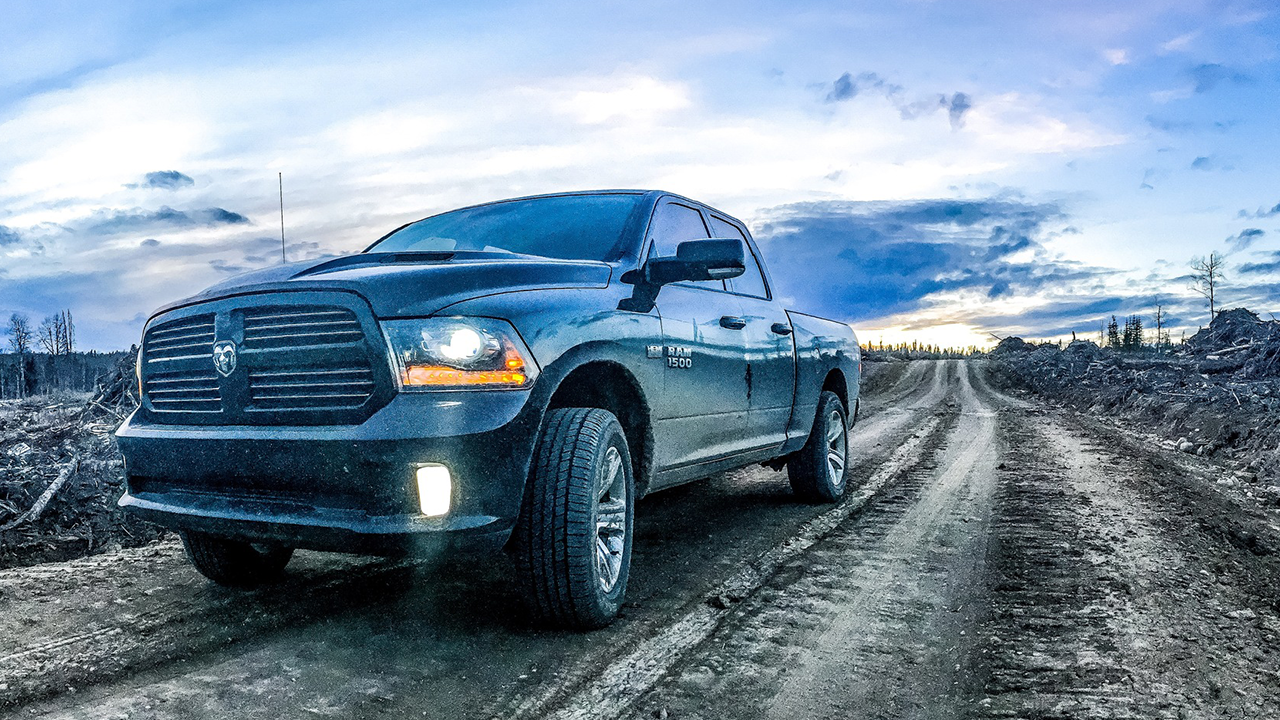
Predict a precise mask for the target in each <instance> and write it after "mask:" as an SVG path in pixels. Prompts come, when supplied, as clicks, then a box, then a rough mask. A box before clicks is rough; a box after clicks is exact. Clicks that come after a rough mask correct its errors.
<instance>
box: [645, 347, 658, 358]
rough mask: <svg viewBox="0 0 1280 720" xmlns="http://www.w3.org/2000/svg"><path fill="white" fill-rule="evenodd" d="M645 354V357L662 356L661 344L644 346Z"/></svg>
mask: <svg viewBox="0 0 1280 720" xmlns="http://www.w3.org/2000/svg"><path fill="white" fill-rule="evenodd" d="M645 355H646V356H647V357H649V358H650V359H652V358H660V357H662V346H661V345H650V346H648V347H646V348H645Z"/></svg>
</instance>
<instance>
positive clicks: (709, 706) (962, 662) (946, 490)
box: [582, 367, 996, 719]
mask: <svg viewBox="0 0 1280 720" xmlns="http://www.w3.org/2000/svg"><path fill="white" fill-rule="evenodd" d="M952 374H954V373H952ZM947 377H948V378H950V377H951V374H949V375H948V376H947ZM955 382H956V384H957V385H958V386H959V387H958V393H959V396H960V402H959V412H958V414H955V413H953V414H951V415H950V416H949V417H948V420H947V421H946V427H945V429H944V430H941V431H939V433H938V434H937V437H936V439H935V441H934V442H932V443H930V447H929V449H928V452H926V453H925V454H924V455H923V456H922V457H921V458H920V459H918V460H917V461H916V463H915V465H914V466H913V467H911V468H910V469H909V470H907V472H906V473H905V475H904V477H903V479H902V480H901V481H899V482H898V483H896V484H895V485H893V486H892V488H890V489H887V490H886V492H884V493H881V495H880V496H879V497H877V498H875V499H874V500H872V501H871V502H870V503H868V505H867V507H865V508H863V509H862V511H861V512H859V513H858V514H857V515H855V516H853V517H851V518H850V519H849V520H847V521H846V522H844V523H843V524H842V525H841V526H840V527H839V528H837V529H835V531H834V532H832V533H830V535H829V536H828V537H827V538H825V539H824V540H823V541H822V542H821V543H819V544H817V545H816V546H815V547H813V548H812V549H811V550H810V551H809V552H808V553H806V554H805V556H804V557H803V558H797V559H796V560H795V561H793V562H792V563H789V564H788V565H787V566H786V567H785V568H784V569H783V570H782V571H781V572H780V573H779V574H778V575H777V576H776V577H775V578H773V579H772V580H771V581H770V582H769V583H768V584H767V585H766V586H765V587H764V588H763V589H762V590H761V591H760V592H759V593H757V594H756V596H754V597H752V598H751V599H750V600H749V601H748V602H746V603H744V604H743V605H742V606H741V608H739V609H738V610H737V611H736V612H735V613H734V614H733V615H732V616H731V617H730V618H729V619H728V620H727V621H726V622H725V623H724V624H723V625H722V626H721V627H720V628H719V629H718V630H717V632H716V633H715V634H714V635H712V636H711V637H709V638H708V639H707V640H706V641H705V642H703V643H702V644H700V645H699V646H698V647H697V648H696V649H695V650H694V651H692V652H690V653H688V654H687V655H686V656H685V657H683V658H681V659H680V662H679V663H678V664H676V665H673V666H672V667H670V668H668V669H667V672H665V673H664V675H663V677H662V679H661V682H660V683H659V684H658V685H657V686H656V687H655V688H654V690H653V691H652V692H650V693H648V694H647V695H645V696H644V697H643V698H642V699H641V700H640V701H639V702H638V703H637V704H636V705H635V706H634V707H632V708H629V709H626V712H625V714H624V716H625V717H630V718H646V717H665V716H667V715H670V716H672V717H680V718H708V719H710V718H739V717H740V718H755V717H781V718H792V717H851V716H857V717H886V718H888V717H903V716H915V715H919V714H920V713H921V711H922V710H924V709H927V712H925V713H924V714H925V715H926V716H929V717H947V716H961V715H963V714H964V712H965V711H966V710H967V705H966V702H967V700H968V682H969V679H968V676H967V673H966V672H965V667H966V666H967V657H968V655H969V653H970V652H971V644H972V640H973V638H972V637H971V636H970V635H968V634H967V633H966V629H971V627H972V625H973V623H974V617H975V615H976V614H977V613H978V612H979V611H980V610H979V608H980V607H981V602H980V599H979V598H974V597H972V596H971V590H972V589H973V588H974V587H980V586H981V576H982V565H983V561H984V558H985V555H986V547H987V545H986V543H987V533H986V526H987V517H988V515H989V510H990V504H991V496H992V492H993V487H992V482H991V472H990V467H988V466H994V464H995V460H994V456H995V447H994V445H995V442H996V438H995V432H994V431H995V418H994V413H993V412H991V410H990V408H988V407H987V406H986V405H985V404H984V403H983V402H982V401H981V400H980V399H979V398H978V397H977V395H976V393H975V391H974V390H973V388H972V386H971V385H970V383H969V371H968V369H967V367H966V368H964V369H961V370H960V372H959V374H958V377H957V378H956V380H955ZM601 716H602V717H611V715H610V714H608V713H607V712H606V713H604V714H602V715H601ZM582 717H586V715H585V714H584V715H582Z"/></svg>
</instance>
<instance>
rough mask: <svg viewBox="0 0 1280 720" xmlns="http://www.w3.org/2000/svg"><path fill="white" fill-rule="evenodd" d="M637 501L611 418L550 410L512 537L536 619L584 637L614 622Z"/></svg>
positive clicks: (621, 438) (589, 411) (627, 457)
mask: <svg viewBox="0 0 1280 720" xmlns="http://www.w3.org/2000/svg"><path fill="white" fill-rule="evenodd" d="M634 498H635V479H634V477H633V475H632V469H631V454H630V453H629V452H628V450H627V440H626V436H625V435H624V434H623V432H622V425H621V424H619V423H618V419H617V418H616V417H614V416H613V413H611V412H609V411H607V410H600V409H596V408H557V409H554V410H551V411H549V412H548V413H547V417H546V420H545V421H544V423H543V428H542V432H541V436H540V437H539V440H538V449H537V451H536V453H535V455H534V460H533V467H532V469H531V471H530V474H529V481H528V482H527V483H526V487H525V496H524V504H523V506H522V508H521V511H520V518H519V520H518V522H517V525H516V528H515V532H514V534H513V536H512V554H513V556H514V560H515V565H516V572H517V575H518V578H519V580H520V583H521V585H522V586H523V589H524V593H525V596H526V598H527V600H528V604H529V607H530V610H531V611H532V613H533V615H534V617H535V619H537V620H539V621H541V622H543V623H546V624H550V625H555V626H559V627H566V628H573V629H579V630H585V629H591V628H599V627H604V626H605V625H608V624H609V623H611V622H613V619H614V618H615V617H616V616H617V614H618V609H619V608H620V607H621V606H622V600H623V598H624V597H625V596H626V592H627V578H628V575H629V571H630V566H631V535H632V524H633V520H634V508H633V504H634Z"/></svg>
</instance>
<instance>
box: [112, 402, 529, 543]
mask: <svg viewBox="0 0 1280 720" xmlns="http://www.w3.org/2000/svg"><path fill="white" fill-rule="evenodd" d="M529 397H530V393H529V391H527V390H520V391H510V390H507V391H472V392H435V393H402V394H399V395H397V396H396V397H395V398H394V399H392V400H391V402H390V403H388V404H387V405H386V406H385V407H383V408H382V409H381V410H379V411H378V412H376V413H375V414H374V415H373V416H372V417H370V418H369V419H368V420H366V421H365V422H363V423H361V424H359V425H339V426H291V427H271V426H208V425H200V426H197V425H163V424H155V423H147V422H145V421H143V420H142V419H141V418H140V417H139V416H138V415H134V416H133V417H131V418H130V419H129V420H128V421H126V422H125V423H124V425H122V426H121V427H120V429H119V430H118V431H117V433H116V437H117V441H118V443H119V446H120V450H121V452H122V453H123V454H124V458H125V468H126V481H127V487H126V492H125V494H124V496H123V497H121V499H120V506H121V507H123V508H125V509H126V510H128V511H130V512H133V513H136V514H138V515H139V516H141V517H143V518H146V519H148V520H151V521H153V522H156V523H159V524H161V525H165V526H168V527H171V528H175V529H180V530H181V529H189V530H200V531H205V532H209V533H214V534H219V535H226V536H230V537H238V538H243V539H247V540H253V541H261V542H273V543H280V544H285V545H289V546H292V547H306V548H313V549H319V550H337V551H351V552H396V551H404V550H409V551H414V550H419V549H423V548H425V547H432V546H435V545H436V544H438V542H439V541H440V539H441V538H444V537H448V538H454V539H465V540H474V541H480V542H486V543H493V544H500V543H502V542H505V540H506V538H507V536H508V535H509V534H510V531H511V527H512V526H513V525H514V522H515V518H516V515H517V514H518V512H519V510H520V502H521V499H522V496H523V492H524V482H525V478H526V477H528V472H529V459H530V457H531V456H532V453H533V443H534V442H535V440H536V431H537V428H538V423H539V421H540V419H541V418H540V413H538V412H537V411H536V409H534V408H533V407H532V403H530V402H529ZM421 463H441V464H444V465H446V466H447V467H448V468H449V469H450V472H451V474H452V476H453V482H454V486H453V497H452V503H451V508H450V512H449V513H448V514H447V515H444V516H442V517H435V518H428V517H425V516H423V515H421V514H420V513H419V512H418V498H417V491H416V486H415V483H414V471H415V467H416V466H417V465H419V464H421Z"/></svg>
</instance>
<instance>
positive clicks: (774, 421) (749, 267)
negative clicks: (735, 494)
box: [711, 215, 796, 446]
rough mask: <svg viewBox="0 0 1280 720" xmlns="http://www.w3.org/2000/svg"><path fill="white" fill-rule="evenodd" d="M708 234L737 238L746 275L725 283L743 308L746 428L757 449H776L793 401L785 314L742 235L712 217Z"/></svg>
mask: <svg viewBox="0 0 1280 720" xmlns="http://www.w3.org/2000/svg"><path fill="white" fill-rule="evenodd" d="M711 234H712V235H714V236H715V237H725V238H738V239H740V240H742V244H743V250H744V253H743V259H744V260H745V264H746V271H745V272H744V273H742V275H739V276H738V277H736V278H730V279H729V280H726V281H725V284H726V286H727V287H728V289H729V290H730V291H731V292H733V293H734V294H735V295H737V297H738V302H739V304H740V305H741V306H742V319H743V320H744V321H746V326H745V327H743V329H742V341H743V344H744V345H745V347H746V356H747V357H746V360H747V404H748V416H747V427H748V429H749V430H748V432H749V434H750V436H751V439H752V441H753V442H754V444H755V445H757V446H767V445H781V444H782V443H783V442H785V441H786V439H787V425H788V423H789V422H790V419H791V406H792V403H793V401H794V400H795V386H796V376H795V372H796V363H795V338H794V336H793V335H792V334H791V324H790V322H789V321H788V319H787V313H786V312H785V311H783V309H782V306H781V305H780V304H778V302H777V301H775V300H773V299H771V298H770V292H769V286H768V284H767V282H766V280H765V276H764V270H763V268H762V267H761V265H760V261H759V258H758V257H757V256H756V254H755V249H754V248H753V247H752V245H751V243H749V242H747V237H746V234H745V233H744V232H743V231H742V229H740V228H739V227H738V226H737V225H735V224H733V223H731V222H729V221H728V220H726V219H723V218H719V217H716V216H715V215H712V216H711Z"/></svg>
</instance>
